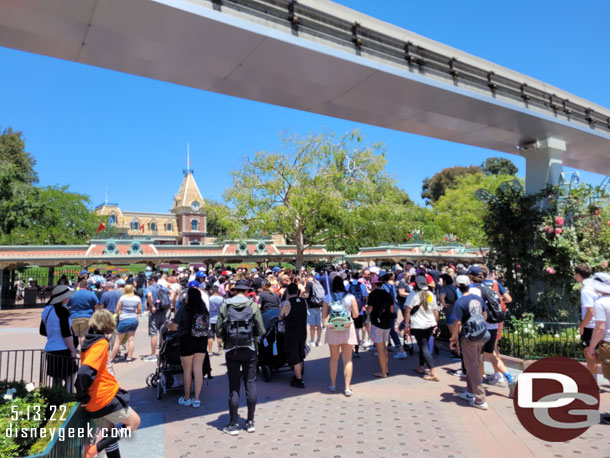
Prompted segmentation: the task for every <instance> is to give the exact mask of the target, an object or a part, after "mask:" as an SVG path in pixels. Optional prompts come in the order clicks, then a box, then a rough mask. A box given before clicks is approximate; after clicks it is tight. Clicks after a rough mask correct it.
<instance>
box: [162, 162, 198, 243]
mask: <svg viewBox="0 0 610 458" xmlns="http://www.w3.org/2000/svg"><path fill="white" fill-rule="evenodd" d="M204 206H205V202H204V201H203V197H202V196H201V193H200V192H199V188H198V187H197V183H196V182H195V178H194V177H193V171H192V170H190V169H189V170H186V171H185V172H184V180H182V185H180V189H179V190H178V194H176V196H175V197H174V204H173V205H172V208H171V210H170V211H171V212H172V213H173V214H175V215H176V220H177V225H178V232H179V233H180V234H181V235H182V238H181V240H180V241H179V243H181V244H182V245H205V243H206V237H207V218H206V213H205V209H204Z"/></svg>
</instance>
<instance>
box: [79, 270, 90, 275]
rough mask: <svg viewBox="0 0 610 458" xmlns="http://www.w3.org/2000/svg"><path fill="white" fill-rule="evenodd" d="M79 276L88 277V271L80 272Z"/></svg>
mask: <svg viewBox="0 0 610 458" xmlns="http://www.w3.org/2000/svg"><path fill="white" fill-rule="evenodd" d="M79 275H89V271H88V270H81V271H80V274H79Z"/></svg>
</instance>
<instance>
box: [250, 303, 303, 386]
mask: <svg viewBox="0 0 610 458" xmlns="http://www.w3.org/2000/svg"><path fill="white" fill-rule="evenodd" d="M278 314H279V310H277V313H275V314H274V313H273V311H269V312H266V313H264V314H263V322H264V325H265V329H266V331H265V335H263V336H261V337H260V338H259V342H258V365H259V367H260V370H261V373H262V375H263V380H264V381H265V382H270V381H271V377H272V376H273V374H275V373H277V372H288V371H291V370H292V369H293V368H292V366H289V365H288V362H287V360H286V347H285V345H284V333H283V332H280V331H279V328H280V321H279V320H278V318H277V315H278ZM306 352H307V350H306ZM303 373H305V365H304V364H303Z"/></svg>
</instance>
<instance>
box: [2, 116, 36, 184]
mask: <svg viewBox="0 0 610 458" xmlns="http://www.w3.org/2000/svg"><path fill="white" fill-rule="evenodd" d="M35 165H36V160H35V159H34V158H33V157H32V155H31V154H30V153H27V152H26V151H25V140H24V139H23V138H22V133H21V132H15V131H13V129H11V128H10V127H9V128H7V129H4V131H3V132H2V134H1V135H0V169H5V168H8V167H13V168H14V170H13V172H11V175H12V177H13V178H12V179H13V180H16V181H19V182H21V183H27V184H32V183H38V174H37V173H36V171H35V170H34V166H35Z"/></svg>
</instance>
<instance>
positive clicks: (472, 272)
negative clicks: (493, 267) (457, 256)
mask: <svg viewBox="0 0 610 458" xmlns="http://www.w3.org/2000/svg"><path fill="white" fill-rule="evenodd" d="M468 275H476V276H477V277H478V276H479V275H483V270H481V268H480V267H479V266H470V267H469V268H468Z"/></svg>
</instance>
